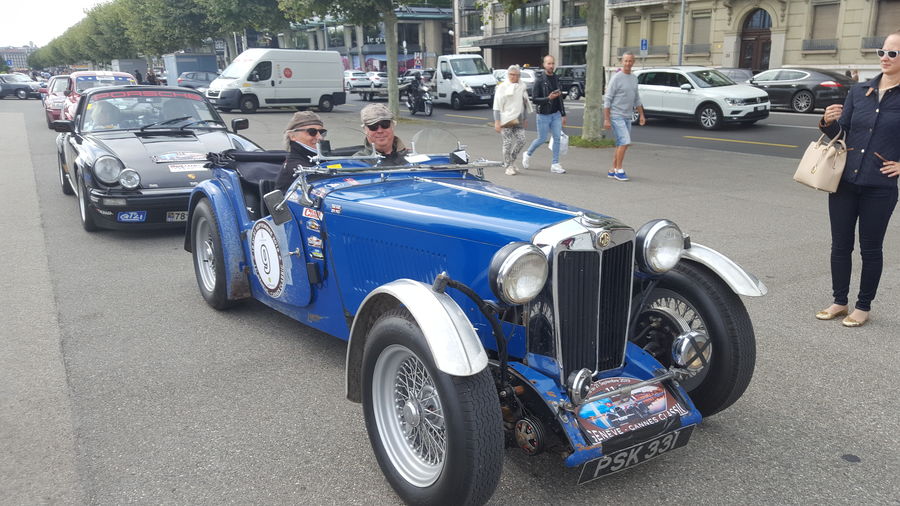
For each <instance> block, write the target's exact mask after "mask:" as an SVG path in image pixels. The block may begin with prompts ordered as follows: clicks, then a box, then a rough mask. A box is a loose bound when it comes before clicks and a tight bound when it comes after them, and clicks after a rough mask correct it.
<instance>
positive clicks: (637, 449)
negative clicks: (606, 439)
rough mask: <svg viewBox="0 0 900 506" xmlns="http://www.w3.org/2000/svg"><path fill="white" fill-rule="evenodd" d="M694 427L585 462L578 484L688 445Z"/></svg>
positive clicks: (684, 428) (690, 426)
mask: <svg viewBox="0 0 900 506" xmlns="http://www.w3.org/2000/svg"><path fill="white" fill-rule="evenodd" d="M694 427H696V426H695V425H689V426H687V427H683V428H681V429H678V430H676V431H673V432H669V433H667V434H663V435H662V436H659V437H656V438H653V439H651V440H649V441H644V442H643V443H641V444H638V445H634V446H632V447H630V448H625V449H624V450H619V451H617V452H613V453H611V454H609V455H606V456H603V457H600V458H599V459H595V460H592V461H590V462H585V464H584V465H583V466H581V475H580V476H579V477H578V484H579V485H581V484H582V483H587V482H589V481H591V480H596V479H597V478H602V477H604V476H608V475H610V474H613V473H616V472H619V471H621V470H623V469H628V468H629V467H633V466H636V465H638V464H641V463H643V462H647V461H648V460H650V459H652V458H655V457H659V456H660V455H662V454H663V453H666V452H669V451H671V450H674V449H675V448H681V447H682V446H684V445H686V444H687V443H688V440H689V439H690V438H691V433H692V432H694Z"/></svg>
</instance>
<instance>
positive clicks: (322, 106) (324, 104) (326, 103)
mask: <svg viewBox="0 0 900 506" xmlns="http://www.w3.org/2000/svg"><path fill="white" fill-rule="evenodd" d="M332 109H334V102H333V101H332V100H331V95H322V97H321V98H319V112H331V111H332Z"/></svg>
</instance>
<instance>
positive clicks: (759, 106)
mask: <svg viewBox="0 0 900 506" xmlns="http://www.w3.org/2000/svg"><path fill="white" fill-rule="evenodd" d="M756 110H757V111H765V110H766V106H764V105H758V106H756Z"/></svg>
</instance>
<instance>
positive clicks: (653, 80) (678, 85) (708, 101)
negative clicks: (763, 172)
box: [633, 66, 769, 130]
mask: <svg viewBox="0 0 900 506" xmlns="http://www.w3.org/2000/svg"><path fill="white" fill-rule="evenodd" d="M635 75H637V78H638V89H639V91H640V94H641V103H642V104H643V106H644V115H645V116H646V117H648V118H654V117H656V118H675V119H688V120H691V121H696V122H697V124H698V125H700V128H703V129H705V130H712V129H715V128H719V127H720V126H722V125H723V124H725V123H740V124H741V125H752V124H753V123H755V122H757V121H758V120H761V119H763V118H768V117H769V97H768V95H766V94H765V92H762V91H760V90H759V89H757V88H754V87H753V86H750V85H746V84H737V83H735V82H734V81H732V80H731V79H729V78H727V77H725V75H724V74H722V73H720V72H719V71H717V70H715V69H711V68H707V67H699V66H682V67H665V68H653V69H644V70H640V71H637V72H635ZM633 119H634V120H637V113H635V115H634V118H633Z"/></svg>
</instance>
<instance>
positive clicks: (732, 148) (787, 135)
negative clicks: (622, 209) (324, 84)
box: [349, 95, 821, 158]
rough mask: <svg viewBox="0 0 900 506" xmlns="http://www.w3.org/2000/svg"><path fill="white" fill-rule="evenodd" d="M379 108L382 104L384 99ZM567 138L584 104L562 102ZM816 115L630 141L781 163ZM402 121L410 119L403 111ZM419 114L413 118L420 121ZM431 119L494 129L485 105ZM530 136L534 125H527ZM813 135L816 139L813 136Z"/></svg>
mask: <svg viewBox="0 0 900 506" xmlns="http://www.w3.org/2000/svg"><path fill="white" fill-rule="evenodd" d="M349 100H350V104H349V105H350V106H362V105H364V104H365V103H366V102H363V101H362V100H360V99H359V95H350V99H349ZM381 102H385V100H384V99H382V100H381ZM565 106H566V115H567V123H568V126H567V127H566V128H565V131H566V133H567V134H569V135H581V130H582V127H583V126H584V99H583V98H582V99H580V100H575V101H572V100H567V101H566V103H565ZM820 112H821V111H819V112H817V113H815V114H797V113H791V112H784V111H780V110H779V111H773V112H771V113H770V115H769V117H768V118H766V119H764V120H760V121H759V122H757V123H756V124H754V125H752V126H749V127H744V126H741V125H725V126H724V127H723V128H721V129H719V130H712V131H709V130H703V129H702V128H700V127H699V126H697V124H696V122H693V121H676V120H668V119H657V118H653V119H649V120H648V121H647V124H646V125H645V126H643V127H639V126H635V127H634V128H633V129H632V140H633V141H634V142H636V143H653V144H660V145H666V146H680V147H687V148H699V149H715V150H721V151H729V152H733V153H749V154H761V155H769V156H779V157H785V158H799V157H800V156H801V155H802V153H803V150H804V149H806V146H807V145H808V144H809V137H810V136H811V135H812V134H813V133H814V132H816V131H818V127H817V126H816V123H817V122H818V121H819V118H820ZM401 115H402V116H403V117H411V115H410V114H409V111H408V110H407V109H406V108H405V107H404V108H403V110H402V111H401ZM420 116H421V113H417V114H416V115H415V117H416V118H419V117H420ZM430 119H434V120H437V121H441V122H449V123H458V124H462V125H472V126H475V125H479V126H480V125H485V124H488V123H490V124H492V125H493V121H494V119H493V112H492V110H491V109H489V108H488V107H487V106H485V105H473V106H468V107H466V108H464V109H462V110H460V111H454V110H453V109H452V108H451V107H450V106H449V105H446V104H436V105H435V107H434V113H433V114H432V116H431V118H430ZM529 129H530V130H531V131H532V132H534V131H535V129H534V121H531V122H530V123H529ZM817 135H818V134H817Z"/></svg>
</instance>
